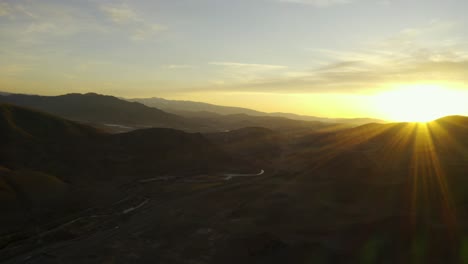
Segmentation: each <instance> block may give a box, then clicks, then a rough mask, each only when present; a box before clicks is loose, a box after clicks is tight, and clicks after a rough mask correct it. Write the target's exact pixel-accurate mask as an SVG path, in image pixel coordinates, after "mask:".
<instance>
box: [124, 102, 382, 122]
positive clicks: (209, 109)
mask: <svg viewBox="0 0 468 264" xmlns="http://www.w3.org/2000/svg"><path fill="white" fill-rule="evenodd" d="M128 100H129V101H132V102H139V103H142V104H144V105H147V106H151V107H156V108H159V109H161V110H164V111H167V112H169V113H174V114H178V115H182V116H196V115H205V116H206V115H208V114H209V113H214V114H221V115H232V114H247V115H252V116H276V117H285V118H289V119H295V120H302V121H319V122H326V123H343V124H355V125H361V124H367V123H385V121H384V120H381V119H375V118H326V117H317V116H307V115H298V114H292V113H282V112H273V113H266V112H261V111H256V110H252V109H248V108H243V107H232V106H221V105H214V104H209V103H202V102H195V101H185V100H167V99H164V98H158V97H152V98H135V99H128Z"/></svg>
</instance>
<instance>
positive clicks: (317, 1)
mask: <svg viewBox="0 0 468 264" xmlns="http://www.w3.org/2000/svg"><path fill="white" fill-rule="evenodd" d="M278 1H279V2H283V3H295V4H304V5H311V6H315V7H328V6H333V5H341V4H348V3H351V0H278Z"/></svg>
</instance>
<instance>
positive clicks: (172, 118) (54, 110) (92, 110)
mask: <svg viewBox="0 0 468 264" xmlns="http://www.w3.org/2000/svg"><path fill="white" fill-rule="evenodd" d="M0 102H5V103H11V104H15V105H20V106H25V107H30V108H33V109H37V110H40V111H44V112H48V113H51V114H54V115H58V116H61V117H64V118H68V119H72V120H76V121H82V122H90V123H98V124H122V125H128V126H132V127H149V126H151V127H171V128H181V129H184V128H186V127H187V125H188V124H187V121H186V120H185V119H184V118H182V117H179V116H176V115H173V114H169V113H166V112H164V111H161V110H159V109H156V108H151V107H147V106H145V105H142V104H139V103H131V102H128V101H124V100H120V99H118V98H116V97H113V96H104V95H98V94H94V93H88V94H66V95H61V96H37V95H22V94H11V95H8V96H0Z"/></svg>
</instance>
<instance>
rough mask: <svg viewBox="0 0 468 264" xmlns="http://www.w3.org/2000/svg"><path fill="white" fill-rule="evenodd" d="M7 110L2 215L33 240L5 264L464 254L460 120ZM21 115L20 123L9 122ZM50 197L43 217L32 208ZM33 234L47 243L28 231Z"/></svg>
mask: <svg viewBox="0 0 468 264" xmlns="http://www.w3.org/2000/svg"><path fill="white" fill-rule="evenodd" d="M1 109H4V110H2V111H3V112H4V113H3V114H2V116H8V118H3V119H2V120H8V121H3V122H2V123H3V125H2V127H3V130H2V131H12V132H9V133H11V134H12V135H16V139H15V140H16V141H6V143H3V144H4V145H3V146H10V147H8V148H7V149H9V150H10V151H13V152H14V151H15V148H13V147H12V146H21V148H24V150H25V151H24V152H21V151H19V152H18V153H21V155H17V154H15V155H11V154H10V153H7V154H6V157H14V159H12V158H10V161H9V162H3V163H1V164H0V166H2V167H3V169H1V170H0V173H1V174H2V175H7V177H3V178H0V179H1V181H0V187H1V189H0V190H1V192H0V198H1V199H3V201H5V202H4V204H3V207H2V208H4V210H5V212H6V211H8V212H10V213H9V217H8V218H4V220H3V222H2V223H4V229H3V230H10V231H11V230H18V228H19V227H24V230H29V231H28V232H26V233H25V232H19V233H14V234H10V235H7V236H3V237H2V238H1V239H0V242H2V241H3V242H2V243H3V245H4V249H0V250H1V251H0V259H2V260H3V259H8V260H9V261H10V262H8V263H15V262H19V261H21V259H24V258H25V257H30V259H31V262H32V263H43V262H45V261H47V260H50V259H51V257H50V256H53V258H54V259H55V258H56V259H60V260H61V261H63V262H67V263H83V262H94V263H100V262H104V261H106V260H108V259H119V260H121V261H122V262H131V261H133V262H138V263H152V262H154V261H157V262H168V263H186V261H187V260H190V261H198V262H200V263H287V262H290V263H291V262H292V263H308V262H309V261H310V260H314V261H315V260H321V261H322V260H323V261H322V263H367V262H366V261H370V263H414V260H415V259H417V260H418V261H419V262H420V263H446V262H448V263H457V262H458V260H459V259H460V252H461V251H463V250H464V247H465V242H464V241H465V238H466V236H467V235H468V225H467V224H466V223H467V222H468V216H467V215H466V211H467V210H468V195H467V193H466V188H467V186H468V180H467V178H466V171H468V162H467V161H468V151H467V150H468V136H467V135H468V117H461V116H450V117H445V118H441V119H438V120H436V121H433V122H430V123H427V124H422V123H390V124H376V123H373V124H366V125H362V126H358V127H352V128H349V127H348V128H343V129H341V130H317V131H309V132H308V133H306V134H301V135H298V134H286V133H284V132H278V131H275V130H272V129H267V128H262V127H246V128H242V129H236V130H231V131H226V132H216V133H206V134H198V133H185V132H182V131H177V130H173V129H167V128H166V129H162V128H150V129H143V130H136V131H132V132H129V133H121V134H106V133H103V132H100V131H97V130H95V129H91V128H89V127H87V126H83V125H78V124H76V123H74V122H70V121H66V120H63V119H61V118H57V117H51V116H49V115H48V114H43V113H36V112H34V111H31V110H28V109H24V108H20V107H14V106H2V108H1ZM19 112H25V113H24V114H22V116H28V118H23V119H24V121H22V122H20V121H17V120H18V119H19V118H18V117H19V116H21V115H18V114H17V113H19ZM49 119H52V120H49ZM27 120H42V121H40V123H34V125H28V124H29V122H28V121H27ZM287 122H289V121H287ZM42 123H44V124H51V125H46V126H45V127H44V129H46V128H47V127H51V128H54V129H55V130H57V131H62V132H60V133H62V134H64V136H62V138H64V139H66V141H70V142H71V141H74V140H73V139H75V140H76V141H79V142H80V143H79V144H76V145H73V143H70V142H69V143H70V144H71V145H65V144H64V143H62V144H60V145H57V144H54V141H53V140H50V141H49V139H48V137H47V134H48V133H42V132H40V131H41V129H37V128H35V129H33V128H34V127H41V125H40V124H42ZM28 126H29V127H28ZM65 135H66V136H65ZM31 138H32V139H38V140H32V139H31ZM10 142H11V143H10ZM63 142H65V141H63ZM65 146H67V147H65ZM68 147H70V149H68ZM21 148H19V149H21ZM26 150H27V151H26ZM28 153H29V154H28ZM37 153H39V154H40V155H42V156H44V159H42V161H41V162H37V161H36V160H38V154H37ZM29 155H31V156H29ZM67 157H71V158H69V159H68V158H67ZM12 162H15V163H12ZM20 166H22V167H20ZM20 174H24V176H19V177H18V176H17V175H20ZM14 175H16V176H14ZM12 179H13V180H14V181H12ZM33 179H34V180H33ZM31 186H37V188H36V187H32V188H31ZM51 190H53V191H51ZM67 190H73V191H74V192H73V195H72V197H78V198H79V199H78V203H77V198H74V199H69V198H67V197H70V196H69V194H70V191H67ZM63 191H64V192H65V196H63ZM45 192H50V196H48V197H50V199H49V198H47V199H45V200H44V201H40V199H39V200H38V204H39V203H40V204H42V205H41V207H40V208H44V209H46V210H42V211H41V212H39V211H35V210H33V209H34V208H38V206H39V205H38V204H36V205H35V204H34V203H32V202H31V201H33V199H34V200H36V199H37V197H43V196H44V193H45ZM67 195H68V196H67ZM44 197H46V196H44ZM57 199H60V200H63V201H65V203H66V205H68V206H66V207H65V208H68V209H72V211H73V212H70V213H65V211H62V210H64V209H57V208H63V207H61V206H63V204H60V203H59V204H56V203H54V202H53V201H57ZM12 204H16V205H18V206H16V207H15V206H13V208H17V209H18V210H12V207H11V206H10V207H9V205H12ZM44 204H45V206H44ZM70 204H74V206H70ZM73 209H74V210H73ZM79 209H80V210H79ZM81 210H84V211H81ZM31 212H37V213H31ZM51 212H52V213H54V214H55V215H57V214H59V215H60V212H61V213H62V216H63V215H65V216H66V217H65V218H66V220H63V221H59V219H58V218H56V216H55V215H54V214H51ZM71 213H72V214H71ZM51 215H52V216H51ZM25 216H27V218H26V219H35V220H34V222H33V223H34V224H32V226H35V228H32V226H31V222H30V223H27V221H26V222H25V221H24V219H25ZM46 216H49V217H50V216H51V218H50V219H53V221H52V222H53V223H54V224H53V225H50V224H45V223H44V222H47V221H45V220H46V219H47V220H48V219H49V218H47V217H46ZM15 217H16V218H15ZM15 219H22V220H21V221H20V220H18V221H15ZM14 223H21V225H14ZM59 223H62V224H61V225H59ZM38 227H40V228H42V230H45V231H46V232H45V235H44V234H43V233H41V235H34V234H35V231H33V230H37V228H38ZM415 247H416V248H418V249H417V250H415V249H414V248H415ZM35 249H37V250H35ZM43 252H46V253H47V254H44V253H43ZM319 263H320V262H319Z"/></svg>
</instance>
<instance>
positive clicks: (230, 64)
mask: <svg viewBox="0 0 468 264" xmlns="http://www.w3.org/2000/svg"><path fill="white" fill-rule="evenodd" d="M210 64H211V65H217V66H223V67H228V68H234V69H247V70H261V71H264V70H279V69H285V68H287V67H286V66H282V65H271V64H252V63H239V62H210Z"/></svg>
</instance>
